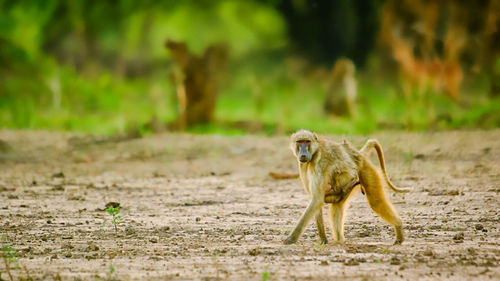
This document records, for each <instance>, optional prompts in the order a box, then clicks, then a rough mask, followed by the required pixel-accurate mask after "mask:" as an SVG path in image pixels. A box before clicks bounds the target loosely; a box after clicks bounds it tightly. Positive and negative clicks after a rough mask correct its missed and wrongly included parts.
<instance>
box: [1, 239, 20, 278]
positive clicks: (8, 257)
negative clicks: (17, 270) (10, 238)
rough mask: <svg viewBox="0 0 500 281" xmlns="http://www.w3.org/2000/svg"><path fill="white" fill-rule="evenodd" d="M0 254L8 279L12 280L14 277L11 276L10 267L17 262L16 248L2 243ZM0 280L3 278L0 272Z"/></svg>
mask: <svg viewBox="0 0 500 281" xmlns="http://www.w3.org/2000/svg"><path fill="white" fill-rule="evenodd" d="M0 255H1V258H2V260H3V263H4V266H5V272H6V273H7V275H8V276H9V279H10V280H11V281H13V280H14V278H13V276H12V272H11V269H13V267H14V266H15V264H16V263H17V257H16V249H14V248H12V246H10V245H9V244H3V245H2V248H0ZM0 280H3V279H2V276H1V274H0Z"/></svg>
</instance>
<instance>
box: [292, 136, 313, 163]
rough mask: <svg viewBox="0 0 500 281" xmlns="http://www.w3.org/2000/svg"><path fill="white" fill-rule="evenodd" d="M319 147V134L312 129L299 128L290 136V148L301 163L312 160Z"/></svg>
mask: <svg viewBox="0 0 500 281" xmlns="http://www.w3.org/2000/svg"><path fill="white" fill-rule="evenodd" d="M318 147H319V143H318V136H317V135H316V134H315V133H313V132H311V131H308V130H299V131H297V132H295V134H293V135H292V136H291V137H290V149H291V150H292V152H293V154H294V155H295V157H297V160H299V161H300V162H301V163H306V162H309V161H311V160H312V158H313V156H314V154H316V152H317V151H318Z"/></svg>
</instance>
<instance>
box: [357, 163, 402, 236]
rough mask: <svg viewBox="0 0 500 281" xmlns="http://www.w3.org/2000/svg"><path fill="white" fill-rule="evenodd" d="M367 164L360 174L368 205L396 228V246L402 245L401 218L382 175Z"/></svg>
mask: <svg viewBox="0 0 500 281" xmlns="http://www.w3.org/2000/svg"><path fill="white" fill-rule="evenodd" d="M366 164H367V166H365V168H364V169H363V170H362V172H361V173H360V181H361V184H362V185H363V189H364V190H365V193H366V198H367V199H368V204H370V207H371V208H372V210H373V211H374V212H375V213H376V214H377V215H379V216H380V217H381V218H382V219H384V220H385V221H386V222H388V223H389V224H391V225H392V226H393V227H394V230H395V232H396V240H395V241H394V244H401V243H402V242H403V240H404V235H403V227H402V222H401V218H400V217H399V215H398V212H397V211H396V209H395V208H394V206H393V205H392V203H391V202H390V201H389V199H388V198H387V195H386V191H385V190H384V186H383V184H382V178H381V175H380V174H379V173H378V172H377V171H376V170H375V167H374V166H373V165H372V164H371V163H366Z"/></svg>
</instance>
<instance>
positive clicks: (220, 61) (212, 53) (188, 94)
mask: <svg viewBox="0 0 500 281" xmlns="http://www.w3.org/2000/svg"><path fill="white" fill-rule="evenodd" d="M165 47H166V48H167V49H168V50H169V51H170V54H171V56H172V59H173V61H174V62H175V64H176V68H175V70H174V72H173V73H172V74H171V76H170V78H171V80H172V83H173V84H174V85H175V87H176V96H177V102H178V117H177V120H176V121H175V122H174V123H173V124H172V127H173V129H178V130H185V129H186V128H187V127H190V126H193V125H196V124H205V123H209V122H211V121H212V119H213V113H214V110H215V104H216V100H217V91H218V80H219V78H220V74H221V73H222V72H223V71H224V69H225V67H226V64H227V61H228V50H227V48H226V47H225V46H224V45H211V46H209V47H207V48H206V49H205V51H204V52H203V55H201V56H198V55H196V54H193V53H192V52H190V51H189V50H188V47H187V45H186V43H184V42H177V41H173V40H170V39H169V40H167V42H166V43H165Z"/></svg>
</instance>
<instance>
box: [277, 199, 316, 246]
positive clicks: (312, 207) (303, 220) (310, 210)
mask: <svg viewBox="0 0 500 281" xmlns="http://www.w3.org/2000/svg"><path fill="white" fill-rule="evenodd" d="M322 206H323V195H322V196H321V198H314V197H313V200H312V201H311V202H310V203H309V205H308V206H307V209H306V210H305V212H304V213H303V214H302V216H301V217H300V220H299V222H298V223H297V226H295V229H294V230H293V231H292V233H291V234H290V235H289V236H288V237H287V238H286V239H285V241H284V243H285V244H293V243H295V242H297V239H299V236H300V235H301V234H302V233H303V232H304V229H305V227H306V226H307V224H308V223H309V221H311V219H312V217H313V216H314V215H315V214H316V212H318V210H319V209H321V207H322Z"/></svg>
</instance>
